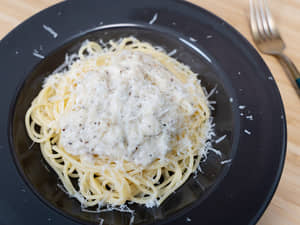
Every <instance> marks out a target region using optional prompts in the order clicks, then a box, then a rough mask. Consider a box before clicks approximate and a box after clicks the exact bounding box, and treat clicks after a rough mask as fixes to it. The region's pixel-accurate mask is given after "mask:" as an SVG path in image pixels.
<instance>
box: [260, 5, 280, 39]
mask: <svg viewBox="0 0 300 225" xmlns="http://www.w3.org/2000/svg"><path fill="white" fill-rule="evenodd" d="M262 2H263V5H264V6H263V7H264V8H265V15H266V22H267V26H268V27H269V30H270V33H271V35H275V36H279V31H278V30H277V28H276V25H275V22H274V20H273V17H272V15H271V12H270V8H269V6H268V4H267V1H266V0H262Z"/></svg>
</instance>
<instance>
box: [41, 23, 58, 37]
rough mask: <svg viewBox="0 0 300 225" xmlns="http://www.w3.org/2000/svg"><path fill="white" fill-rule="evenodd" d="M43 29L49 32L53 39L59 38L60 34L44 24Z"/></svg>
mask: <svg viewBox="0 0 300 225" xmlns="http://www.w3.org/2000/svg"><path fill="white" fill-rule="evenodd" d="M43 28H44V29H45V30H46V31H48V32H49V33H50V34H51V35H52V36H53V38H57V36H58V34H57V33H56V32H55V31H54V30H53V29H52V28H51V27H49V26H47V25H45V24H43Z"/></svg>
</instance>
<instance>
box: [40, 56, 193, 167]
mask: <svg viewBox="0 0 300 225" xmlns="http://www.w3.org/2000/svg"><path fill="white" fill-rule="evenodd" d="M110 60H111V63H110V64H109V65H107V66H102V67H101V70H100V69H99V70H98V71H90V72H87V73H86V74H84V75H82V77H81V78H80V79H79V81H78V82H77V83H76V87H74V90H73V91H72V93H71V95H73V96H74V98H75V99H76V101H75V104H74V105H73V106H72V110H70V111H68V112H66V113H65V114H63V115H62V116H61V118H60V119H59V128H60V129H61V136H60V144H61V145H62V146H63V147H64V149H65V150H66V151H68V152H69V153H70V154H72V155H79V156H80V157H81V160H84V161H90V162H93V157H92V156H93V155H100V156H107V157H108V158H109V159H111V160H114V161H121V160H122V159H126V160H128V161H132V162H134V163H135V164H138V165H142V166H146V165H148V164H150V163H151V162H152V161H154V160H155V159H160V160H165V156H166V154H167V153H168V152H169V151H170V150H171V149H172V148H173V146H174V144H175V143H172V142H171V140H172V137H175V136H176V135H177V134H179V133H180V132H181V131H182V130H183V129H184V126H183V124H184V118H185V117H186V116H189V115H192V114H193V113H194V111H195V108H194V106H193V104H192V102H190V101H191V100H190V99H191V96H190V94H189V93H190V92H189V91H188V89H190V88H193V85H192V84H193V81H194V80H193V79H191V80H188V81H187V83H186V84H183V83H182V82H180V81H179V80H177V78H175V77H174V75H173V74H171V73H170V72H169V71H168V70H167V69H166V68H165V67H164V66H163V65H162V64H160V63H159V62H158V61H157V60H155V59H154V58H153V57H151V56H149V55H146V54H144V53H141V52H132V51H123V52H122V53H120V54H119V55H113V56H111V58H110ZM58 76H59V75H58ZM120 77H122V78H120ZM53 79H55V76H54V77H53ZM46 82H53V80H52V81H51V79H49V80H46ZM181 142H182V143H181V144H182V145H188V144H189V140H188V138H186V139H183V140H182V141H181Z"/></svg>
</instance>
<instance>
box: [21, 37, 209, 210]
mask: <svg viewBox="0 0 300 225" xmlns="http://www.w3.org/2000/svg"><path fill="white" fill-rule="evenodd" d="M124 90H125V91H124ZM124 93H126V94H124ZM209 117H210V111H209V108H208V101H207V98H206V97H205V95H204V93H203V91H202V88H201V86H200V85H199V81H198V80H197V77H196V74H195V73H193V72H192V71H191V70H190V69H189V67H187V66H185V65H183V64H182V63H180V62H178V61H177V60H176V59H174V58H171V57H170V56H168V55H167V54H166V53H165V52H164V51H163V50H162V49H161V48H156V47H153V46H152V45H151V44H149V43H147V42H141V41H139V40H137V39H135V38H133V37H128V38H123V39H121V40H119V41H117V42H113V41H110V42H109V44H108V45H107V46H103V45H99V44H98V43H96V42H90V41H86V42H85V43H83V45H82V46H81V48H80V49H79V51H78V54H74V55H72V56H71V57H68V58H66V62H65V64H64V65H63V66H62V67H60V68H59V69H58V70H56V71H55V73H53V74H52V75H50V76H49V77H48V78H47V79H46V80H45V82H44V85H43V88H42V90H41V91H40V93H39V94H38V96H37V97H36V98H35V99H34V100H33V102H32V104H31V106H30V108H29V109H28V111H27V113H26V116H25V124H26V128H27V132H28V135H29V137H30V138H31V139H32V140H33V141H34V142H36V143H40V149H41V153H42V155H43V157H44V159H45V160H46V161H47V163H48V164H49V165H50V166H51V167H52V168H53V170H54V171H55V172H56V173H57V175H58V176H59V179H60V180H61V182H62V184H63V186H64V188H65V189H66V191H67V193H68V194H69V195H70V196H71V197H74V198H77V199H78V200H79V201H80V202H81V204H82V206H83V207H91V206H95V205H117V206H120V205H123V204H125V203H126V202H134V203H138V204H143V205H145V206H146V207H153V206H159V205H160V204H161V203H162V202H163V201H164V200H165V199H166V198H167V197H168V196H169V195H170V194H171V193H173V192H174V191H175V190H176V189H177V188H178V187H180V186H181V185H182V184H183V183H184V182H185V181H186V180H187V179H188V177H189V176H190V175H191V174H192V173H193V172H195V171H196V169H197V168H198V166H199V163H200V160H201V158H202V157H203V156H204V157H205V156H206V153H207V141H208V139H209V138H210V137H209V136H210V133H209V131H210V129H211V125H210V120H209Z"/></svg>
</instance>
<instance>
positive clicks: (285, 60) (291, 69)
mask: <svg viewBox="0 0 300 225" xmlns="http://www.w3.org/2000/svg"><path fill="white" fill-rule="evenodd" d="M277 58H278V60H279V61H280V63H281V65H282V66H283V68H284V70H285V71H286V72H287V73H288V75H290V76H291V78H293V81H296V85H297V87H298V91H300V72H299V70H298V69H297V67H296V66H295V64H294V63H293V62H292V60H291V59H290V58H289V57H288V56H286V55H284V54H278V55H277Z"/></svg>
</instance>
